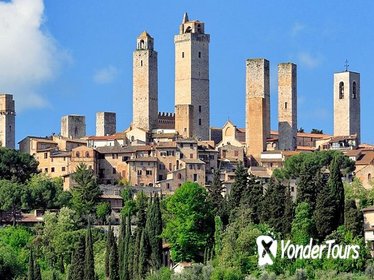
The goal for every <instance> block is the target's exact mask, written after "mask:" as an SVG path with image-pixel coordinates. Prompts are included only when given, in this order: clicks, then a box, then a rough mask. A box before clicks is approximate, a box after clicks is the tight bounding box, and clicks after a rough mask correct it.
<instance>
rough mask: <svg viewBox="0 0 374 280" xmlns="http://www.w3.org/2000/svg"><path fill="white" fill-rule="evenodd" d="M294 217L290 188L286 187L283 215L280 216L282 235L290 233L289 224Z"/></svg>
mask: <svg viewBox="0 0 374 280" xmlns="http://www.w3.org/2000/svg"><path fill="white" fill-rule="evenodd" d="M293 217H294V203H293V201H292V197H291V192H290V188H289V187H286V195H285V203H284V215H283V217H282V233H283V236H285V235H287V234H289V233H291V224H292V220H293Z"/></svg>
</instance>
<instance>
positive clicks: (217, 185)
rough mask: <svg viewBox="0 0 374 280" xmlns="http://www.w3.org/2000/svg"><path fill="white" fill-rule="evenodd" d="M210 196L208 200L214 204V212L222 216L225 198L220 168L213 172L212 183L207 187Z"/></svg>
mask: <svg viewBox="0 0 374 280" xmlns="http://www.w3.org/2000/svg"><path fill="white" fill-rule="evenodd" d="M207 189H208V192H209V196H208V200H209V202H210V203H211V204H212V207H213V214H214V215H218V216H222V215H223V214H224V213H223V203H224V198H223V196H222V191H223V189H224V188H223V186H222V181H221V174H220V168H217V169H215V170H214V172H213V180H212V183H211V184H210V185H209V186H208V187H207Z"/></svg>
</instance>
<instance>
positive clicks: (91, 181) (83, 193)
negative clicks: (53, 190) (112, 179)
mask: <svg viewBox="0 0 374 280" xmlns="http://www.w3.org/2000/svg"><path fill="white" fill-rule="evenodd" d="M73 179H74V181H75V183H76V184H75V185H74V186H73V188H72V193H73V199H72V206H73V209H74V210H75V211H76V212H77V214H78V215H79V216H84V215H88V214H90V213H93V212H94V208H95V204H96V202H97V201H98V198H99V196H100V195H101V193H102V192H101V190H100V188H99V186H98V184H97V182H96V178H95V175H94V173H93V170H91V169H88V168H87V165H85V164H83V163H81V164H79V165H78V167H77V169H76V171H75V173H74V174H73Z"/></svg>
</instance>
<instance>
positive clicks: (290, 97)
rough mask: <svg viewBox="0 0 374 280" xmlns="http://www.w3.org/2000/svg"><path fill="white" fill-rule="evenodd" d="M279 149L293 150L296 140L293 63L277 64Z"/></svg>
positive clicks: (295, 77) (295, 94) (294, 66)
mask: <svg viewBox="0 0 374 280" xmlns="http://www.w3.org/2000/svg"><path fill="white" fill-rule="evenodd" d="M278 131H279V149H280V150H288V151H293V150H295V149H296V141H297V139H296V138H297V73H296V65H295V64H293V63H281V64H279V65H278Z"/></svg>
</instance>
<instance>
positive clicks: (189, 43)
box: [174, 13, 210, 140]
mask: <svg viewBox="0 0 374 280" xmlns="http://www.w3.org/2000/svg"><path fill="white" fill-rule="evenodd" d="M209 41H210V36H209V34H205V32H204V23H203V22H200V21H197V20H189V19H188V16H187V13H186V14H185V15H184V17H183V21H182V24H181V25H180V28H179V34H178V35H175V36H174V43H175V108H176V111H175V128H176V130H177V131H178V132H179V134H180V135H183V136H187V137H196V138H198V139H202V140H208V139H209ZM180 114H182V115H180ZM186 117H188V122H192V123H186V119H185V118H186ZM180 121H182V122H183V123H180ZM186 132H189V133H186Z"/></svg>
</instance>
